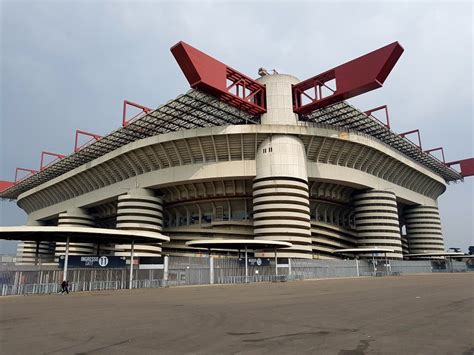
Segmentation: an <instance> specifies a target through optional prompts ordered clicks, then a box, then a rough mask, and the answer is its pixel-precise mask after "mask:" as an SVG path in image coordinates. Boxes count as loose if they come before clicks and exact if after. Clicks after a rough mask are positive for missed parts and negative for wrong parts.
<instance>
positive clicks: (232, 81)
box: [171, 42, 266, 114]
mask: <svg viewBox="0 0 474 355" xmlns="http://www.w3.org/2000/svg"><path fill="white" fill-rule="evenodd" d="M171 53H172V54H173V56H174V57H175V59H176V61H177V62H178V65H179V66H180V68H181V70H182V71H183V73H184V75H185V76H186V79H187V80H188V82H189V84H190V85H191V87H192V88H194V89H199V90H201V91H204V92H206V93H209V94H211V95H214V96H217V97H218V98H219V99H221V100H222V101H225V102H227V103H228V104H230V105H233V106H235V107H238V108H240V109H242V110H245V111H247V112H249V113H251V114H261V113H265V112H266V105H265V86H264V85H262V84H260V83H258V82H256V81H255V80H253V79H251V78H249V77H248V76H246V75H244V74H242V73H240V72H238V71H237V70H235V69H233V68H231V67H229V66H227V65H226V64H224V63H222V62H220V61H218V60H217V59H214V58H212V57H210V56H208V55H207V54H206V53H203V52H201V51H199V50H198V49H196V48H194V47H191V46H190V45H189V44H187V43H184V42H179V43H177V44H176V45H174V46H173V47H171Z"/></svg>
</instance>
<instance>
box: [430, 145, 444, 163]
mask: <svg viewBox="0 0 474 355" xmlns="http://www.w3.org/2000/svg"><path fill="white" fill-rule="evenodd" d="M437 150H440V151H441V156H442V157H443V163H446V160H445V159H444V149H443V147H438V148H431V149H428V150H425V153H431V152H435V151H437Z"/></svg>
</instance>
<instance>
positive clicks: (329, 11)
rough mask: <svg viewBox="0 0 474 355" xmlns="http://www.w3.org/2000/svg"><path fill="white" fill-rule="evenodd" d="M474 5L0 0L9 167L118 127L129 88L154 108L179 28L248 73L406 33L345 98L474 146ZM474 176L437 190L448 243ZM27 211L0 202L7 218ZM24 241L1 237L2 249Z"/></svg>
mask: <svg viewBox="0 0 474 355" xmlns="http://www.w3.org/2000/svg"><path fill="white" fill-rule="evenodd" d="M473 11H474V8H473V3H472V2H471V1H465V2H454V1H449V2H447V1H446V2H436V1H429V2H428V1H419V2H408V1H398V2H393V1H390V2H389V1H379V2H356V1H345V2H337V1H331V2H321V1H304V2H297V1H260V2H257V1H219V2H217V1H199V2H198V1H172V2H171V1H170V2H164V1H94V2H92V1H21V0H20V1H5V0H0V32H1V34H0V40H1V43H0V49H1V55H0V75H1V77H0V79H1V87H0V106H1V107H0V180H13V178H14V174H15V168H16V167H25V168H33V169H35V168H36V169H37V168H38V166H39V161H40V153H41V151H43V150H47V151H52V152H57V153H62V154H69V153H71V152H72V150H73V147H74V132H75V130H76V129H82V130H85V131H90V132H94V133H97V134H101V135H103V134H107V133H109V132H111V131H112V130H114V129H116V128H118V127H119V126H120V124H121V110H122V103H123V100H124V99H128V100H131V101H134V102H137V103H141V104H143V105H145V106H148V107H157V106H159V105H160V104H163V103H165V102H166V101H168V100H170V99H172V98H174V97H176V96H177V95H179V94H181V93H184V92H186V91H187V90H188V89H189V85H188V83H187V81H186V80H185V78H184V76H183V74H182V72H181V70H180V69H179V67H178V65H177V64H176V62H175V60H174V58H173V56H172V55H171V53H170V52H169V48H170V47H171V46H172V45H174V44H175V43H177V42H178V41H180V40H183V41H185V42H187V43H189V44H191V45H193V46H194V47H196V48H199V49H200V50H202V51H204V52H206V53H209V54H210V55H212V56H213V57H215V58H217V59H219V60H221V61H222V62H224V63H226V64H228V65H229V66H232V67H233V68H235V69H237V70H239V71H241V72H243V73H246V74H247V75H249V76H251V77H257V70H258V68H259V67H264V68H267V69H276V70H278V72H280V73H286V74H291V75H294V76H296V77H298V78H299V79H301V80H303V79H306V78H309V77H311V76H314V75H316V74H318V73H321V72H323V71H325V70H327V69H330V68H332V67H335V66H337V65H339V64H342V63H344V62H346V61H348V60H350V59H353V58H355V57H358V56H360V55H362V54H365V53H367V52H370V51H372V50H375V49H377V48H379V47H382V46H384V45H386V44H389V43H391V42H394V41H399V42H400V43H401V45H402V46H403V47H404V49H405V52H404V53H403V55H402V57H401V58H400V60H399V62H398V63H397V65H396V66H395V68H394V70H393V71H392V73H391V74H390V76H389V77H388V79H387V80H386V81H385V84H384V87H383V88H382V89H378V90H375V91H373V92H370V93H367V94H364V95H362V96H360V97H357V98H353V99H351V100H349V102H350V103H352V104H354V105H355V106H356V107H359V108H361V109H363V110H368V109H370V108H373V107H377V106H380V105H388V107H389V112H390V119H391V125H392V129H393V130H394V131H396V132H405V131H409V130H412V129H415V128H419V129H420V131H421V135H422V143H423V147H424V148H425V149H428V148H434V147H438V146H443V147H444V149H445V154H446V159H447V160H448V161H452V160H458V159H464V158H470V157H473V156H474V154H473V153H474V150H473V133H474V132H473V82H474V80H473V62H474V60H473V59H474V58H473V56H474V45H473V36H474V27H473V26H474V25H473V23H474V21H473V17H474V14H473ZM473 180H474V177H470V178H469V177H468V178H466V179H465V181H464V182H463V183H458V184H452V185H450V186H448V189H447V191H446V192H445V193H444V194H443V195H442V196H441V197H440V198H439V207H440V213H441V218H442V223H443V232H444V237H445V246H446V248H449V247H460V248H462V250H464V251H467V248H468V246H469V245H474V237H473V235H474V207H473V200H474V198H473V197H474V194H473V186H474V185H473ZM25 222H26V215H25V213H24V212H23V211H22V210H21V209H19V208H18V207H17V206H16V204H15V202H14V201H13V202H9V201H1V202H0V225H21V224H24V223H25ZM14 251H15V245H14V243H12V242H5V241H3V242H0V254H1V253H14Z"/></svg>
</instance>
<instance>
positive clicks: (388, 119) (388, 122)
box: [364, 105, 390, 128]
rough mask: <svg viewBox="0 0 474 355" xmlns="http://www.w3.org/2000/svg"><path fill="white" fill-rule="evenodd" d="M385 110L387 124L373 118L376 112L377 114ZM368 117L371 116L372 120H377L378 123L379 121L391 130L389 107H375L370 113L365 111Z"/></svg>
mask: <svg viewBox="0 0 474 355" xmlns="http://www.w3.org/2000/svg"><path fill="white" fill-rule="evenodd" d="M381 110H383V111H384V112H385V122H382V121H381V120H379V119H378V118H377V117H375V116H373V115H372V113H374V112H377V111H381ZM364 113H365V114H366V115H367V116H370V117H372V118H375V119H376V120H377V121H379V122H380V123H381V124H383V125H384V126H385V127H387V128H390V117H389V115H388V107H387V105H383V106H379V107H375V108H373V109H370V110H368V111H365V112H364Z"/></svg>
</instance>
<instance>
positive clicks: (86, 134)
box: [74, 129, 102, 153]
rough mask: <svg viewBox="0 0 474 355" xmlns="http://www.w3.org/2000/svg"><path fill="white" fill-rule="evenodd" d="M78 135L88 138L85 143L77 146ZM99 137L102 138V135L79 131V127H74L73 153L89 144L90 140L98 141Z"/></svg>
mask: <svg viewBox="0 0 474 355" xmlns="http://www.w3.org/2000/svg"><path fill="white" fill-rule="evenodd" d="M79 135H83V136H88V137H90V139H89V140H88V141H87V142H86V143H84V144H82V145H80V146H79V145H78V143H79ZM101 138H102V136H99V135H98V134H94V133H89V132H85V131H81V130H79V129H76V139H75V141H74V153H76V152H78V151H80V150H81V149H82V148H84V147H85V146H87V145H89V144H90V143H91V142H92V141H98V140H99V139H101Z"/></svg>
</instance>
